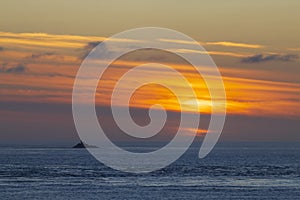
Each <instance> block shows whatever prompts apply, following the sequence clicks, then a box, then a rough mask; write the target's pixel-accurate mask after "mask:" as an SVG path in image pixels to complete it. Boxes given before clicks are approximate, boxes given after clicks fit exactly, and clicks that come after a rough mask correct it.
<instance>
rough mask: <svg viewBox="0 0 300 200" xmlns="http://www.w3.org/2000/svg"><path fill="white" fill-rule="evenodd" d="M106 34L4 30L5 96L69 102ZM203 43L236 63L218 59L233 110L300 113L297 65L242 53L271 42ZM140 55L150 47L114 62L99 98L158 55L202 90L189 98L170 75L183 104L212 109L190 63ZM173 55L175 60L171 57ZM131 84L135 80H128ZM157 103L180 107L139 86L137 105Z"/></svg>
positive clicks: (162, 92)
mask: <svg viewBox="0 0 300 200" xmlns="http://www.w3.org/2000/svg"><path fill="white" fill-rule="evenodd" d="M103 39H105V37H95V36H91V37H89V36H76V35H51V34H45V33H10V32H0V46H1V51H0V64H1V68H0V85H1V88H0V91H1V92H0V93H1V100H0V101H2V102H4V101H13V102H19V101H22V102H24V101H25V102H27V101H28V102H58V103H59V102H64V103H69V104H70V103H71V93H72V87H73V81H74V78H75V75H76V72H77V70H78V68H79V66H80V63H81V61H82V58H83V56H84V55H85V54H86V53H87V52H88V51H89V50H91V48H92V44H93V43H95V42H97V41H102V40H103ZM116 42H126V43H129V44H130V42H131V41H130V40H126V39H123V40H122V39H121V40H119V41H116ZM165 42H177V43H178V42H181V43H184V41H174V40H173V41H170V40H169V41H165ZM200 43H201V44H202V45H203V46H204V47H205V48H206V49H207V50H208V52H209V53H210V54H211V56H212V57H213V58H215V60H216V62H217V65H218V63H219V62H220V61H222V60H224V63H229V64H230V63H233V64H232V66H228V65H226V66H223V65H219V70H220V71H221V73H222V75H223V81H224V83H225V89H226V93H227V112H228V113H229V114H242V115H253V116H255V115H260V116H261V115H263V116H286V117H299V116H300V104H299V102H300V90H299V88H300V87H299V86H300V81H299V82H298V81H297V80H296V81H293V82H291V81H289V80H290V79H289V77H291V79H292V80H293V79H297V78H295V73H294V72H293V71H291V70H290V71H285V72H284V71H282V72H280V71H278V70H266V67H265V66H272V65H273V64H274V62H272V61H271V62H269V63H268V62H265V63H263V64H264V65H265V66H264V67H262V68H259V67H252V66H251V67H249V66H250V65H251V63H243V62H241V60H242V59H243V58H248V57H251V56H254V55H256V52H253V50H256V51H257V52H261V51H262V49H263V51H266V52H268V47H265V46H264V45H260V44H247V43H243V42H226V41H220V42H209V41H208V42H205V41H201V42H200ZM269 48H271V47H269ZM182 51H183V50H182ZM185 51H186V53H195V52H189V51H188V49H186V50H185ZM141 55H145V52H140V53H139V52H137V53H136V54H132V55H127V56H125V57H123V58H121V59H120V60H118V61H117V62H115V63H114V64H113V65H112V66H111V69H110V70H109V71H108V72H106V74H105V76H104V77H103V80H102V81H101V83H100V85H99V87H98V93H97V96H96V99H97V103H98V104H108V99H109V97H108V96H107V95H106V94H107V92H109V91H110V90H111V89H112V87H113V85H114V83H115V82H114V81H115V80H117V79H118V78H119V76H120V75H121V74H122V73H123V72H124V70H125V71H126V70H128V69H129V68H130V67H134V66H137V65H140V64H142V63H144V62H147V61H151V59H153V58H155V56H158V55H159V56H160V58H159V57H156V58H157V59H158V58H159V59H161V60H162V62H163V64H167V65H170V66H172V67H173V68H175V69H177V70H178V71H180V72H181V73H183V74H184V76H185V77H187V79H188V81H189V82H190V83H191V84H192V85H193V88H194V89H195V91H196V93H197V96H198V99H197V100H195V99H192V98H190V97H189V94H188V93H187V92H186V91H187V90H186V89H185V86H183V85H181V83H178V82H176V81H172V77H168V79H169V82H170V84H172V85H175V86H176V87H178V88H181V94H179V95H180V96H183V97H184V98H185V106H184V108H183V109H184V110H185V111H190V110H194V109H195V107H197V106H198V105H199V106H200V111H201V112H203V113H209V112H210V109H211V101H210V96H209V93H208V91H207V88H206V86H205V83H204V82H203V80H202V79H201V77H199V76H198V75H195V73H194V71H193V70H192V68H191V66H189V65H188V63H186V62H184V61H183V60H182V59H180V58H175V57H174V56H172V55H168V54H165V55H163V56H162V55H161V54H160V53H157V52H150V54H149V55H150V56H149V55H148V56H147V55H146V56H145V58H144V60H143V61H141V59H140V57H141ZM276 55H277V54H276ZM277 57H278V56H277ZM137 58H139V59H137ZM159 59H158V60H159ZM172 59H173V61H172V62H170V60H172ZM166 60H167V61H166ZM275 61H276V60H275ZM152 62H153V61H152ZM279 62H284V61H279ZM293 62H296V63H299V60H296V61H291V63H293ZM175 63H176V64H175ZM286 63H287V64H286V65H288V64H289V62H286ZM257 65H261V64H260V63H258V64H257ZM274 65H276V64H274ZM237 66H238V67H237ZM243 66H244V67H243ZM292 67H293V66H292ZM122 70H123V72H122ZM143 73H144V74H149V73H151V74H152V75H154V76H155V77H156V79H157V81H159V79H163V78H165V77H167V76H168V74H164V73H162V71H161V69H160V68H159V67H155V66H153V68H152V69H148V70H147V69H145V70H144V72H143ZM284 79H286V81H284ZM298 80H299V79H298ZM132 81H134V80H132ZM129 85H130V82H128V86H129ZM126 88H127V86H126V85H124V86H123V88H122V89H124V91H125V90H126ZM153 93H154V94H155V96H153ZM177 95H178V94H177ZM120 98H122V97H120ZM154 103H160V104H162V105H164V106H165V107H166V108H167V109H170V110H179V106H178V103H177V101H176V98H174V95H173V94H172V93H170V92H169V91H167V90H166V89H164V88H162V87H159V86H155V85H152V86H148V87H143V88H140V90H138V91H137V92H136V94H135V95H134V97H133V98H132V101H131V105H132V106H134V107H148V106H149V105H151V104H154ZM215 103H217V102H215Z"/></svg>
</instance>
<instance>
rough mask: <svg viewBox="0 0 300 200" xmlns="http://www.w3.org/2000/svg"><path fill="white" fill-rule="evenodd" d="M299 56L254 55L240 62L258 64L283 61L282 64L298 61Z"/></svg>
mask: <svg viewBox="0 0 300 200" xmlns="http://www.w3.org/2000/svg"><path fill="white" fill-rule="evenodd" d="M298 58H299V56H298V55H295V54H269V55H264V54H256V55H253V56H249V57H246V58H243V59H242V60H241V62H243V63H260V62H267V61H283V62H291V61H295V60H296V59H298Z"/></svg>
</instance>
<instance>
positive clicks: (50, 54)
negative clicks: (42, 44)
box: [31, 52, 55, 59]
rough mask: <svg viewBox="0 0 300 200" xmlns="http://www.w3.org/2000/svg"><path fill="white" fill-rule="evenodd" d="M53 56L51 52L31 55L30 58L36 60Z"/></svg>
mask: <svg viewBox="0 0 300 200" xmlns="http://www.w3.org/2000/svg"><path fill="white" fill-rule="evenodd" d="M53 55H55V54H54V53H52V52H45V53H33V54H32V55H31V58H33V59H36V58H40V57H44V56H53Z"/></svg>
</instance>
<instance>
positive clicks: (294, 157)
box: [0, 143, 300, 200]
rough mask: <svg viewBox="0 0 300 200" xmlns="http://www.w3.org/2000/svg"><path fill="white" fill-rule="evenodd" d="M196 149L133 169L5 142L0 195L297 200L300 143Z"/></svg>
mask: <svg viewBox="0 0 300 200" xmlns="http://www.w3.org/2000/svg"><path fill="white" fill-rule="evenodd" d="M139 148H142V147H139ZM198 150H199V149H198V148H195V147H192V148H190V149H189V151H187V152H186V154H184V155H183V156H182V157H181V158H180V159H179V160H178V161H176V162H175V163H173V164H171V165H169V166H167V167H166V168H164V169H161V170H158V171H154V172H151V173H147V174H130V173H124V172H120V171H116V170H113V169H110V168H109V167H106V166H104V165H103V164H101V163H100V162H98V161H97V160H96V159H94V158H93V156H91V155H90V154H89V153H88V152H87V150H86V149H73V148H29V147H26V148H25V147H23V148H21V147H1V148H0V199H1V200H5V199H102V200H105V199H124V200H126V199H141V200H142V199H143V200H145V199H181V200H184V199H188V200H190V199H222V200H226V199H268V200H270V199H293V200H294V199H300V145H299V143H219V144H218V145H217V146H216V147H215V149H214V150H213V151H212V152H211V153H210V154H209V155H208V156H207V157H206V158H204V159H199V158H198V157H197V153H198Z"/></svg>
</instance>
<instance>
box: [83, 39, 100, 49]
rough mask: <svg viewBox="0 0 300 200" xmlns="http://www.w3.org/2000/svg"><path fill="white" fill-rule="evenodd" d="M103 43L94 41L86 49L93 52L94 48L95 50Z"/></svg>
mask: <svg viewBox="0 0 300 200" xmlns="http://www.w3.org/2000/svg"><path fill="white" fill-rule="evenodd" d="M100 43H101V41H94V42H89V43H87V45H86V46H85V49H89V50H91V49H92V48H95V47H96V46H97V45H98V44H100Z"/></svg>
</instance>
